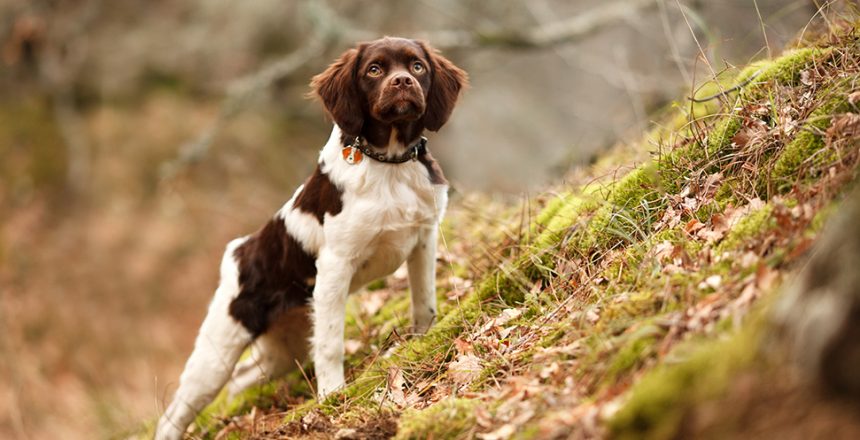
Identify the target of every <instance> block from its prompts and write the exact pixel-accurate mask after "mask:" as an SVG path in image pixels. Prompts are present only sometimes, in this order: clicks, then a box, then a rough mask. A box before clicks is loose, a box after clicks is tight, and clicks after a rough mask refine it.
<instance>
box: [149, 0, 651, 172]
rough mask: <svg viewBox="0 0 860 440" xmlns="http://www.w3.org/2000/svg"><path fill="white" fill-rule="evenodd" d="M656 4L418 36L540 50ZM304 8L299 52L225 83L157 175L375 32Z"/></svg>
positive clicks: (323, 9) (319, 7) (463, 45)
mask: <svg viewBox="0 0 860 440" xmlns="http://www.w3.org/2000/svg"><path fill="white" fill-rule="evenodd" d="M656 6H657V0H619V1H616V2H614V3H611V4H609V5H606V6H603V7H599V8H594V9H590V10H589V11H588V12H585V13H582V14H579V15H576V16H573V17H571V18H569V19H566V20H562V21H559V22H556V23H551V24H545V25H539V26H536V27H534V28H531V29H526V30H525V31H512V30H503V29H494V30H464V31H460V30H442V31H435V32H427V33H425V34H423V35H420V36H421V37H423V38H426V39H427V40H429V41H431V42H432V43H433V46H435V47H438V48H441V49H483V48H490V47H506V48H514V49H532V48H544V47H550V46H554V45H559V44H564V43H570V42H573V41H576V40H580V39H583V38H585V37H588V36H590V35H592V34H593V33H594V32H596V31H597V30H598V29H600V28H602V27H604V26H606V25H609V24H612V23H615V22H617V21H619V20H623V19H625V18H628V17H633V15H634V14H636V13H641V12H642V11H645V10H647V9H650V8H653V7H656ZM306 10H307V15H308V18H309V19H310V21H311V23H312V27H313V30H314V37H312V38H311V40H310V41H309V42H308V43H306V44H305V45H304V46H303V47H302V48H301V49H299V50H296V51H295V52H293V53H290V54H289V55H287V56H285V57H283V58H282V59H280V60H279V61H275V62H274V63H272V64H270V65H269V66H267V67H264V68H263V69H261V70H260V71H258V72H256V73H253V74H251V75H248V76H246V77H244V78H241V79H239V80H237V81H235V82H234V83H233V84H231V85H230V86H229V87H228V89H227V96H226V98H224V101H223V102H222V104H221V108H220V110H219V112H218V116H217V117H216V119H215V120H214V121H212V123H211V124H209V126H208V127H207V128H206V129H204V130H203V132H201V133H200V134H199V135H198V136H197V138H196V139H194V140H192V141H190V142H187V143H185V144H184V145H182V147H180V149H179V154H178V155H177V157H176V158H174V159H173V160H171V161H169V162H165V163H163V164H162V165H161V168H160V170H159V171H160V175H161V178H162V180H167V179H171V178H173V177H174V176H175V175H176V174H177V173H178V172H179V171H180V170H182V169H183V168H185V167H186V166H188V165H190V164H192V163H195V162H198V161H200V160H201V159H202V158H203V157H205V156H206V155H207V154H208V152H209V148H210V146H211V145H212V142H213V140H214V139H215V137H216V136H217V135H218V133H219V132H220V131H221V129H222V127H223V126H224V123H225V122H226V121H227V120H228V119H230V118H231V117H233V116H234V115H236V114H237V113H239V112H240V111H241V110H242V109H243V108H244V107H245V105H246V104H247V102H248V101H249V100H250V98H251V97H253V96H254V95H256V94H257V93H259V92H260V91H261V90H265V89H267V88H268V87H270V86H271V85H272V84H273V83H274V82H276V81H278V80H280V79H283V78H286V77H288V76H290V75H291V74H293V73H294V72H295V71H296V70H298V69H299V68H301V67H302V66H303V65H304V64H305V63H306V62H307V61H309V60H311V59H312V58H314V57H315V56H317V55H318V54H320V53H324V52H325V51H326V50H327V49H328V48H331V47H333V46H339V45H341V44H342V43H343V42H344V41H361V40H370V39H373V38H376V37H377V36H378V34H377V33H376V32H372V31H369V30H366V29H360V28H358V27H356V26H355V25H353V24H352V23H351V22H350V21H349V20H347V19H345V18H343V17H340V16H339V15H337V14H336V13H335V12H334V11H333V10H332V9H331V8H329V7H328V5H326V3H325V2H324V1H308V2H307V3H306Z"/></svg>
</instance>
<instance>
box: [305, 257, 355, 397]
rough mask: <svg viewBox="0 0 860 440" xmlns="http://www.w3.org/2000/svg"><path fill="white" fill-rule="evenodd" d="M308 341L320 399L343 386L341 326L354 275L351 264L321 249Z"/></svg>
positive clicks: (348, 260) (345, 259)
mask: <svg viewBox="0 0 860 440" xmlns="http://www.w3.org/2000/svg"><path fill="white" fill-rule="evenodd" d="M316 265H317V277H316V286H315V287H314V295H313V318H314V331H313V336H312V337H311V344H312V346H313V358H314V369H315V370H316V375H317V395H318V396H319V398H320V399H322V398H324V397H325V396H327V395H328V394H329V393H331V392H332V391H334V390H336V389H338V388H340V387H342V386H343V384H344V379H343V326H344V314H345V313H346V296H347V294H348V293H349V284H350V281H351V280H352V276H353V274H354V273H355V268H354V264H353V261H352V260H351V259H350V258H348V257H341V256H339V255H336V254H335V253H333V252H331V251H329V250H327V249H325V248H323V249H321V250H320V253H319V257H318V258H317V262H316Z"/></svg>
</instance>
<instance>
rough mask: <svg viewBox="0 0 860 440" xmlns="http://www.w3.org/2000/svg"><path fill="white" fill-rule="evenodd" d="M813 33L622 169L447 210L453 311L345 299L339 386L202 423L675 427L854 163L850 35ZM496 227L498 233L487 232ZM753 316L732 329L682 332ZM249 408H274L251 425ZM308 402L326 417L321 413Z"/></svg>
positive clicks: (241, 431)
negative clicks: (840, 124)
mask: <svg viewBox="0 0 860 440" xmlns="http://www.w3.org/2000/svg"><path fill="white" fill-rule="evenodd" d="M822 41H823V43H821V44H819V45H812V46H810V47H807V48H803V49H798V50H792V51H788V52H786V53H785V54H784V55H782V56H781V57H778V58H776V59H774V60H772V61H760V62H756V63H754V64H753V65H751V66H749V67H747V68H746V69H743V70H741V71H740V72H739V73H738V74H737V75H736V77H735V78H734V79H731V78H727V77H726V76H725V75H724V76H723V77H721V78H720V79H719V82H720V83H721V84H720V85H716V82H715V83H714V85H712V86H709V87H710V88H716V89H717V90H719V88H720V87H722V88H723V89H727V88H729V87H731V85H732V83H743V82H745V80H746V79H748V78H749V77H751V76H753V75H755V79H754V80H753V81H752V82H750V83H749V84H747V85H746V86H745V87H743V88H742V89H741V90H740V92H738V93H732V94H727V95H725V96H723V97H721V98H720V99H721V101H722V103H721V104H720V103H718V102H708V103H701V104H691V105H690V106H686V105H679V106H678V108H680V109H682V110H681V111H680V114H679V115H675V116H670V117H668V118H667V120H669V121H670V122H669V123H668V125H666V126H664V127H662V128H660V129H657V130H654V131H653V132H651V133H649V134H647V135H646V136H645V139H644V140H643V142H642V144H641V147H640V148H641V150H652V151H651V156H652V157H651V158H650V159H648V160H645V161H644V163H641V164H638V165H636V164H634V165H633V166H632V167H630V166H628V167H627V168H626V169H627V170H628V171H627V172H626V173H618V176H619V177H618V178H617V179H614V180H606V179H604V180H597V181H594V180H589V179H588V176H585V177H584V178H582V179H574V183H571V184H568V185H565V186H564V187H561V188H556V189H555V191H554V192H553V193H552V194H553V195H549V196H545V197H544V198H542V199H540V200H539V201H540V203H539V206H535V207H528V209H529V210H532V211H535V212H533V213H531V215H529V218H533V219H534V221H532V222H531V224H528V225H523V222H522V221H518V220H514V219H520V218H523V215H522V214H521V213H522V212H523V210H522V209H520V208H519V207H517V206H516V205H515V204H493V205H486V204H481V206H482V208H481V209H492V210H494V211H493V212H494V213H496V214H497V215H500V216H502V218H509V219H512V220H511V221H510V222H501V223H500V224H499V223H496V224H494V225H493V226H494V227H493V228H492V231H493V232H489V233H488V232H479V233H475V232H472V231H475V229H473V228H474V227H476V226H478V225H486V223H481V222H480V221H477V220H476V218H477V217H480V218H483V219H486V218H488V216H486V215H479V216H474V215H472V216H470V215H462V213H461V214H457V208H456V207H455V209H454V213H455V214H454V215H453V218H452V219H451V220H449V223H448V224H446V225H445V226H444V228H443V232H445V233H446V235H447V237H446V243H445V249H444V251H445V253H450V254H459V257H457V255H455V256H453V257H452V256H451V255H449V256H447V257H446V259H447V261H445V262H444V263H443V264H441V265H440V266H441V267H440V278H441V279H447V280H453V281H450V282H448V283H447V284H446V283H440V284H441V285H440V292H439V293H440V298H439V299H440V302H441V303H442V304H443V307H442V309H441V310H442V316H440V320H439V322H438V323H437V324H436V325H435V326H434V327H433V328H432V329H431V330H430V331H429V332H428V333H427V334H426V335H424V336H420V337H411V338H409V337H405V338H404V335H403V334H402V329H403V328H404V326H405V325H407V321H406V319H405V316H404V315H406V314H407V311H408V303H407V302H406V299H405V297H403V296H400V297H399V298H395V299H391V298H389V299H388V301H387V303H386V305H384V306H383V307H382V308H380V309H379V310H376V311H373V313H368V314H366V315H367V316H358V315H356V314H357V313H359V312H356V310H358V308H357V306H353V307H352V308H351V310H353V315H352V317H351V318H350V323H351V325H350V326H348V327H349V329H348V330H347V331H348V333H349V334H348V335H347V337H348V338H350V339H360V340H361V341H362V342H363V348H362V349H360V350H359V351H358V352H356V354H354V355H352V356H350V357H349V359H348V366H349V367H350V368H351V371H352V380H351V381H350V384H349V385H348V386H347V387H346V389H344V390H343V391H342V392H340V393H336V394H334V395H332V396H331V397H330V398H328V399H326V401H325V402H314V401H306V402H305V403H304V404H301V405H298V406H296V405H295V403H293V402H291V401H290V399H288V398H285V397H284V396H283V395H280V396H279V393H287V396H294V395H295V393H294V392H292V391H283V390H284V388H283V387H273V386H270V387H264V392H260V393H257V394H256V395H255V396H251V397H250V398H249V397H248V396H245V398H244V400H242V401H241V402H242V404H239V405H235V404H234V405H233V406H232V407H229V406H224V405H223V404H222V405H220V406H217V405H216V406H213V407H212V408H210V409H209V410H208V411H207V413H206V414H204V415H203V416H202V418H201V419H200V422H201V423H200V424H201V427H202V429H200V430H199V431H198V432H202V433H204V434H205V435H207V436H212V435H214V434H215V433H216V432H217V431H219V430H222V432H224V430H228V431H230V432H232V433H234V434H235V435H237V436H239V437H249V436H250V432H254V433H255V434H254V435H255V437H254V438H260V437H262V438H265V437H266V436H269V435H270V436H272V437H277V432H279V431H278V430H283V429H286V428H285V427H293V428H294V429H293V428H291V429H292V430H291V431H290V432H293V433H299V436H301V435H307V436H309V437H314V436H316V437H320V436H322V437H326V436H334V435H335V434H336V433H337V432H338V430H340V429H350V427H352V426H356V424H357V423H364V422H362V421H366V420H371V419H372V420H377V419H379V418H380V417H386V418H387V419H391V418H393V419H397V421H398V424H399V430H398V432H397V433H396V437H397V438H430V437H432V438H458V437H472V436H475V435H477V434H482V435H485V436H486V437H487V438H509V437H517V438H553V437H558V436H603V435H607V434H614V435H616V436H619V437H641V436H649V437H654V438H666V437H671V436H673V435H675V434H677V432H678V425H679V423H680V420H681V418H682V413H680V412H678V411H675V410H674V409H675V408H678V406H679V405H683V403H684V402H686V401H687V399H699V398H703V396H707V395H710V394H712V393H714V392H717V391H715V390H718V389H719V388H720V387H721V386H723V385H724V384H725V382H726V381H727V380H728V379H727V378H728V377H730V376H731V374H732V372H733V371H734V367H733V366H734V365H739V364H743V363H745V362H748V361H749V359H750V357H751V356H752V355H753V354H754V353H753V350H751V349H750V348H749V345H747V344H746V343H745V342H744V341H750V340H754V338H755V337H756V336H755V335H756V334H757V333H756V331H755V329H754V327H750V326H749V324H748V323H747V322H746V321H747V320H746V319H745V318H746V317H747V315H748V313H749V311H750V310H751V309H752V308H753V306H754V305H756V304H758V303H759V302H760V298H766V297H768V296H769V295H770V293H771V292H772V291H775V290H776V288H777V287H778V285H779V282H780V280H781V279H783V278H784V276H783V274H784V273H785V272H786V271H788V270H790V269H791V267H792V263H793V262H795V261H797V260H798V259H799V258H801V257H802V256H803V251H804V250H805V249H806V248H808V246H809V243H810V241H811V238H814V237H815V235H816V233H817V230H818V228H819V227H820V225H821V223H822V221H823V220H822V218H821V216H822V215H823V214H819V213H823V212H829V211H830V210H824V208H828V207H831V206H833V204H834V203H835V202H834V200H836V199H837V197H838V194H839V193H840V192H841V191H842V190H843V188H844V186H845V183H846V182H848V181H850V180H851V179H852V178H853V176H854V174H855V170H856V165H857V159H858V157H857V156H858V153H857V148H856V146H857V142H856V133H854V134H851V133H837V132H834V130H833V129H831V127H832V126H833V123H832V122H833V120H835V119H836V118H838V117H840V115H841V114H842V113H845V112H848V111H854V112H856V111H857V110H858V109H857V108H856V107H855V105H854V104H852V103H851V100H852V99H853V98H850V97H851V96H855V95H852V93H854V92H856V90H854V89H853V87H855V86H854V84H857V83H858V80H860V69H858V67H857V66H858V59H857V58H858V56H857V55H856V53H857V52H858V51H857V36H856V35H855V34H854V31H852V30H850V29H849V30H843V31H840V33H839V34H838V35H832V36H828V38H825V39H823V40H822ZM810 78H811V79H810ZM707 93H710V92H707ZM707 93H706V91H705V90H703V91H701V92H700V95H701V94H707ZM654 141H657V143H658V144H659V149H658V151H653V148H652V147H650V146H648V145H650V143H651V142H654ZM633 149H634V150H635V148H633ZM630 156H631V154H629V151H626V152H625V151H622V152H620V153H616V155H614V156H611V157H607V158H603V159H602V160H601V161H600V162H599V164H600V165H599V167H607V166H608V165H607V164H612V163H613V162H615V165H616V166H622V165H624V164H623V163H621V161H622V159H619V158H626V157H630ZM634 156H635V154H634ZM613 157H614V158H615V159H613ZM621 169H623V168H621ZM586 174H587V173H586ZM592 174H593V175H596V174H599V173H598V171H597V170H593V173H592ZM582 182H591V183H588V184H584V183H582ZM595 182H596V183H595ZM474 206H476V205H473V207H474ZM466 211H468V212H471V213H472V214H474V212H475V211H469V210H466ZM462 225H466V226H468V227H461V226H462ZM454 231H466V232H461V233H460V234H457V233H455V232H454ZM489 236H493V237H494V241H493V242H494V243H495V244H494V245H491V246H488V245H486V244H484V243H486V242H485V241H481V240H487V239H488V238H489ZM456 249H460V250H459V251H458V250H456ZM452 250H453V251H452ZM470 259H473V261H472V260H470ZM465 261H471V263H466V262H465ZM467 280H472V282H471V286H469V283H467V282H466V281H467ZM388 284H389V285H390V287H397V288H403V287H404V286H403V284H402V283H401V284H399V285H398V284H397V281H396V280H391V279H390V280H389V281H388ZM464 292H465V295H462V294H463V293H464ZM373 294H374V293H373V292H371V293H368V294H367V295H373ZM379 328H385V329H386V330H385V331H384V332H379V331H375V332H374V330H373V329H379ZM743 328H745V329H746V330H743V331H742V332H741V333H738V335H737V336H734V338H735V339H734V340H735V341H736V343H716V344H715V345H710V344H703V345H704V346H706V347H707V348H706V349H704V350H703V351H701V352H697V351H696V350H690V349H688V348H689V347H691V346H692V347H694V346H696V345H699V343H698V342H696V341H701V340H717V339H721V338H723V337H725V336H726V335H732V334H735V332H737V331H738V330H737V329H743ZM691 340H692V341H694V342H687V343H682V342H683V341H691ZM676 347H685V348H682V349H677V348H676ZM380 351H384V352H385V355H383V356H377V354H378V353H379V352H380ZM691 352H696V353H698V354H695V355H692V356H691V355H690V354H689V353H691ZM717 359H719V362H716V360H717ZM680 361H684V362H682V363H680V366H676V367H664V365H677V364H678V363H679V362H680ZM464 365H470V366H471V367H470V368H471V370H469V369H466V370H464V369H463V368H464V367H463V366H464ZM655 367H656V369H655ZM472 370H474V373H475V374H471V373H472V372H473V371H472ZM464 371H465V373H464ZM652 371H654V372H653V373H649V372H652ZM643 376H645V378H644V379H643ZM288 380H293V381H297V380H299V379H298V378H293V379H288ZM698 384H701V385H698ZM291 387H292V388H293V389H295V388H296V387H298V385H297V384H296V383H295V382H294V383H293V385H292V386H291ZM631 389H632V392H631ZM298 394H299V395H300V396H302V395H303V396H305V397H307V396H308V394H307V391H304V392H299V393H298ZM631 396H632V397H631ZM255 399H257V400H255ZM279 402H280V403H279ZM249 405H250V406H254V405H256V406H258V407H260V408H261V409H264V410H265V411H266V412H267V414H270V415H272V416H276V417H277V418H278V420H279V422H278V423H273V424H270V425H268V428H267V429H269V430H268V431H267V430H266V429H263V428H261V427H259V426H253V427H251V426H249V425H248V420H247V417H245V416H244V415H243V414H245V413H247V409H248V408H249ZM310 414H321V416H320V417H325V418H326V419H327V420H328V422H327V423H326V424H323V425H320V426H321V427H319V426H318V427H317V428H314V426H315V425H314V424H312V423H308V422H307V418H308V417H309V415H310ZM314 417H317V416H314ZM607 421H611V422H610V423H607ZM225 426H227V427H226V428H225ZM610 428H611V429H610ZM388 434H391V433H388ZM388 434H386V435H388Z"/></svg>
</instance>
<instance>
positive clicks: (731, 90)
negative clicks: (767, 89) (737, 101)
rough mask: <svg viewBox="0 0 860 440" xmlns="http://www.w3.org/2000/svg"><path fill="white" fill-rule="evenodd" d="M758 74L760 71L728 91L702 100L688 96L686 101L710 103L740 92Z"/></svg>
mask: <svg viewBox="0 0 860 440" xmlns="http://www.w3.org/2000/svg"><path fill="white" fill-rule="evenodd" d="M760 73H761V69H759V70H756V71H755V73H753V74H752V75H750V77H749V78H747V79H745V80H743V81H741V82H740V83H739V84H737V85H735V86H732V87H731V88H728V89H726V90H722V91H720V92H717V93H714V94H713V95H710V96H706V97H704V98H696V97H694V96H690V97H688V98H687V99H689V100H690V101H693V102H697V103H702V102H708V101H710V100H712V99H716V98H719V97H721V96H726V95H728V94H729V93H732V92H736V91H738V90H740V89H742V88H744V87H746V85H747V84H749V83H751V82H752V81H753V80H754V79H756V77H757V76H759V74H760Z"/></svg>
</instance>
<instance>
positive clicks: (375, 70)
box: [367, 64, 382, 77]
mask: <svg viewBox="0 0 860 440" xmlns="http://www.w3.org/2000/svg"><path fill="white" fill-rule="evenodd" d="M367 74H368V75H369V76H373V77H377V76H380V75H382V68H381V67H379V66H377V65H376V64H371V65H370V67H368V68H367Z"/></svg>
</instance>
